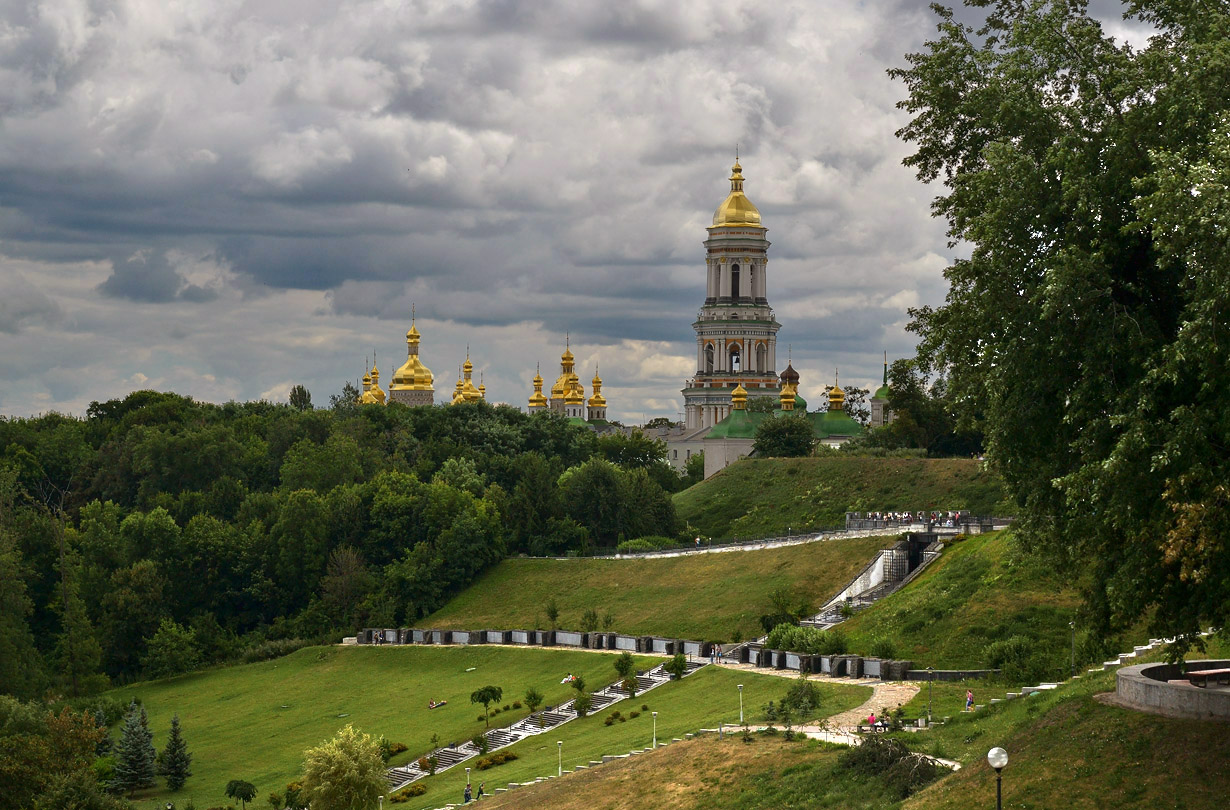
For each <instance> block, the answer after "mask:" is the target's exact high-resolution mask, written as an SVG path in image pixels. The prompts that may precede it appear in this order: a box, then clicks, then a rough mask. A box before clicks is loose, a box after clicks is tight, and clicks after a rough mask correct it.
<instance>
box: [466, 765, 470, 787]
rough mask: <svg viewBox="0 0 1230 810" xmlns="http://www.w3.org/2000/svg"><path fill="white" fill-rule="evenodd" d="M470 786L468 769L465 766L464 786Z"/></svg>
mask: <svg viewBox="0 0 1230 810" xmlns="http://www.w3.org/2000/svg"><path fill="white" fill-rule="evenodd" d="M469 786H470V769H469V768H466V787H469Z"/></svg>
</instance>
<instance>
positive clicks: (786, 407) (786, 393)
mask: <svg viewBox="0 0 1230 810" xmlns="http://www.w3.org/2000/svg"><path fill="white" fill-rule="evenodd" d="M797 390H798V389H797V386H796V384H795V383H789V382H787V383H782V392H781V394H780V401H781V406H782V410H783V411H793V410H794V394H795V391H797Z"/></svg>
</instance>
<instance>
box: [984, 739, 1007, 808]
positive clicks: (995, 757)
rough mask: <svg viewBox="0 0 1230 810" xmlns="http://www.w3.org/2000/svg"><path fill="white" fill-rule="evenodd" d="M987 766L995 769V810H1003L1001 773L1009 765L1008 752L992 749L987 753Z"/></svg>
mask: <svg viewBox="0 0 1230 810" xmlns="http://www.w3.org/2000/svg"><path fill="white" fill-rule="evenodd" d="M987 764H988V765H990V766H991V767H992V768H994V769H995V810H1003V807H1004V798H1003V779H1002V778H1001V776H1000V771H1002V770H1003V769H1004V766H1005V765H1007V764H1008V752H1007V751H1005V750H1004V749H1002V748H999V747H995V748H992V749H991V750H990V751H988V752H987Z"/></svg>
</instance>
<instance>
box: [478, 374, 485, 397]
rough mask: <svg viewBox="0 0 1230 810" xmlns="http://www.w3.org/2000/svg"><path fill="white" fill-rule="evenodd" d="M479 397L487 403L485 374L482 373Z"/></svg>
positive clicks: (479, 381)
mask: <svg viewBox="0 0 1230 810" xmlns="http://www.w3.org/2000/svg"><path fill="white" fill-rule="evenodd" d="M478 395H479V396H480V397H482V399H483V401H484V402H486V401H487V386H486V385H485V384H484V383H483V373H482V372H481V371H480V372H479V373H478Z"/></svg>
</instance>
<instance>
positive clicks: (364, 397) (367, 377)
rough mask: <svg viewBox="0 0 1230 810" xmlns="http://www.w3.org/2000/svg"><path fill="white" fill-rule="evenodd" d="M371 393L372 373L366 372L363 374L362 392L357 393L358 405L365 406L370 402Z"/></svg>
mask: <svg viewBox="0 0 1230 810" xmlns="http://www.w3.org/2000/svg"><path fill="white" fill-rule="evenodd" d="M371 392H372V373H371V372H370V371H367V372H365V373H364V374H363V390H362V391H360V392H359V404H360V405H366V404H367V403H368V402H369V401H370V400H369V397H370V395H371Z"/></svg>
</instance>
